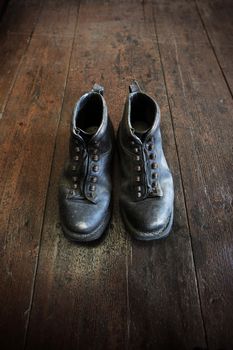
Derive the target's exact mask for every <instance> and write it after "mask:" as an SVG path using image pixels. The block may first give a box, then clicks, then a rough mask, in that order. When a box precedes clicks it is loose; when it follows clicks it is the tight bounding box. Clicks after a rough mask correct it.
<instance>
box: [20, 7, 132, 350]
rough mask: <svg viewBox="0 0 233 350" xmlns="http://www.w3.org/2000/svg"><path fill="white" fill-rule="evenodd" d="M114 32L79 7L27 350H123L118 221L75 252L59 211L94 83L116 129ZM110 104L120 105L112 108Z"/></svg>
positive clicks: (106, 17) (96, 11)
mask: <svg viewBox="0 0 233 350" xmlns="http://www.w3.org/2000/svg"><path fill="white" fill-rule="evenodd" d="M112 24H114V20H113V19H112V14H111V6H110V4H105V5H103V3H102V4H101V3H98V5H96V4H94V2H84V3H82V5H81V8H80V12H79V21H78V31H77V35H76V39H75V43H74V49H73V54H72V58H71V64H70V72H69V78H68V82H67V88H66V94H65V100H64V105H63V112H62V118H61V123H60V126H59V131H58V137H57V143H56V151H55V156H54V165H53V171H52V175H51V181H50V188H49V193H48V202H47V207H46V213H45V222H44V227H43V236H42V246H41V252H40V259H39V266H38V273H37V279H36V288H35V297H34V302H33V308H32V315H31V320H30V325H29V335H28V341H27V348H28V349H31V348H33V349H41V348H43V347H48V348H50V349H66V348H69V349H74V348H75V349H77V348H80V349H84V348H85V349H93V348H94V349H103V348H106V349H120V348H124V346H125V345H124V344H125V343H126V337H127V326H126V325H127V313H126V309H127V308H126V305H127V300H126V277H125V276H126V275H125V273H126V267H125V264H126V237H125V234H124V231H123V230H122V226H121V225H119V224H118V222H119V214H118V212H116V210H115V211H114V212H115V214H114V218H113V221H112V222H111V225H110V230H109V231H108V233H107V236H105V237H104V238H103V240H101V241H100V242H98V243H94V244H89V245H76V244H72V243H70V242H68V241H67V240H66V239H65V238H64V237H63V234H62V231H61V228H60V224H59V215H58V203H57V192H58V182H59V177H60V174H61V169H62V167H63V165H64V160H65V158H66V157H67V155H68V140H69V130H70V120H71V113H72V109H73V106H74V103H75V102H76V100H77V99H78V98H79V97H80V95H81V94H82V93H83V92H85V91H88V90H90V88H91V87H92V84H93V83H94V82H95V81H97V82H99V83H101V84H103V85H104V86H105V89H106V99H107V102H108V105H109V107H110V108H109V109H110V115H111V117H112V119H113V120H114V124H115V125H116V123H118V122H119V118H120V114H121V110H122V104H123V100H124V95H125V89H124V88H123V87H125V84H124V83H123V84H122V82H121V80H120V79H119V74H118V68H115V60H116V59H117V56H118V47H117V43H118V42H117V40H116V38H115V31H113V32H111V31H110V28H111V27H112ZM103 48H104V52H103ZM116 93H117V95H116V96H115V94H116ZM114 96H115V97H114ZM115 98H117V99H119V103H114V104H110V101H111V100H112V99H114V101H115ZM38 324H40V327H39V328H38Z"/></svg>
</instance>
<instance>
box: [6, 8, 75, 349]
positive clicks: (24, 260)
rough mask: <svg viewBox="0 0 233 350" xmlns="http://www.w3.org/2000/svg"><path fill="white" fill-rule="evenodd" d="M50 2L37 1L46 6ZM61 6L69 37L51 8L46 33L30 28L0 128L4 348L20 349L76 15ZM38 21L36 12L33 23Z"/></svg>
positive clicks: (26, 317)
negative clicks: (69, 22) (69, 20)
mask: <svg viewBox="0 0 233 350" xmlns="http://www.w3.org/2000/svg"><path fill="white" fill-rule="evenodd" d="M53 3H54V1H53V2H51V1H50V2H49V3H46V4H45V5H46V7H47V8H49V6H50V5H49V4H53ZM56 3H58V4H59V1H56ZM38 4H39V2H38ZM35 6H36V4H35ZM38 6H39V5H38ZM69 6H71V7H72V10H73V12H74V13H76V17H75V16H73V17H72V18H73V19H72V26H70V36H67V35H66V36H64V37H62V35H60V33H57V32H58V29H57V28H59V25H58V24H57V22H58V21H60V16H57V15H56V11H54V12H53V13H51V16H50V19H51V22H52V23H54V27H55V30H54V31H53V32H52V30H53V26H51V28H50V32H52V34H54V35H55V36H54V37H52V36H49V35H47V36H44V35H42V34H36V32H37V29H35V35H33V36H32V39H31V42H30V45H29V47H28V50H27V54H26V56H25V58H24V59H23V62H22V65H21V67H20V70H19V72H18V75H17V78H16V81H15V84H14V87H13V89H12V92H11V95H10V97H9V101H8V103H7V106H6V108H5V112H4V118H2V120H1V125H0V127H1V137H0V146H1V155H0V169H1V173H0V189H1V191H0V246H1V256H0V265H1V276H0V280H1V284H0V332H1V333H0V339H1V341H0V342H1V347H2V348H4V349H15V348H17V349H22V348H23V345H24V336H25V332H26V329H27V323H28V317H29V313H30V308H31V298H32V295H33V294H32V293H33V286H34V276H35V273H36V267H37V255H38V248H39V243H40V234H41V227H42V223H43V212H44V206H45V199H46V193H47V187H48V181H49V175H50V168H51V160H52V156H53V149H54V143H55V137H56V132H57V123H58V120H59V116H60V110H61V105H62V101H63V94H64V88H65V84H66V77H67V73H68V66H69V59H70V54H71V47H72V42H73V35H74V29H75V24H76V19H77V9H78V4H77V2H76V1H69ZM43 20H44V14H43V11H42V14H41V17H40V19H39V22H38V23H40V22H41V21H43ZM26 30H27V29H26ZM56 34H59V35H56Z"/></svg>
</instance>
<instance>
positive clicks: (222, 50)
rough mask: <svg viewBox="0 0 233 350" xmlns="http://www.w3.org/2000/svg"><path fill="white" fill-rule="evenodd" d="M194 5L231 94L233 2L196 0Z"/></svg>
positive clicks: (232, 74)
mask: <svg viewBox="0 0 233 350" xmlns="http://www.w3.org/2000/svg"><path fill="white" fill-rule="evenodd" d="M196 3H197V9H198V12H199V14H200V17H201V19H202V21H203V26H204V28H205V30H206V32H207V35H208V37H209V39H210V42H211V45H212V47H213V50H214V52H215V54H216V57H217V60H218V62H219V65H220V67H221V69H222V72H223V75H224V78H225V79H226V81H227V84H228V85H229V88H230V89H231V94H233V64H232V57H233V2H232V1H231V0H211V1H210V0H204V1H203V0H202V1H201V0H197V1H196Z"/></svg>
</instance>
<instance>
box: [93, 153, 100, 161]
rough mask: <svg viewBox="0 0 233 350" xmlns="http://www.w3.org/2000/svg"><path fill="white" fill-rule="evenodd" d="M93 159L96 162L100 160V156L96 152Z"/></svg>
mask: <svg viewBox="0 0 233 350" xmlns="http://www.w3.org/2000/svg"><path fill="white" fill-rule="evenodd" d="M92 160H94V161H95V162H97V161H98V160H99V156H98V155H97V154H94V155H93V156H92Z"/></svg>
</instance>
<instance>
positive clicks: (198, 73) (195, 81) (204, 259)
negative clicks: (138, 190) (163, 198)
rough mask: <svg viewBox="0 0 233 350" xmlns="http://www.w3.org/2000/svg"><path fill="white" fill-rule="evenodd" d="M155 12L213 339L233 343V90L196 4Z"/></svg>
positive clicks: (163, 6)
mask: <svg viewBox="0 0 233 350" xmlns="http://www.w3.org/2000/svg"><path fill="white" fill-rule="evenodd" d="M154 18H155V27H156V31H157V36H158V40H159V48H160V52H161V59H162V63H163V69H164V75H165V81H166V86H167V91H168V95H169V104H170V107H171V112H172V118H173V124H174V131H175V137H176V140H177V147H178V154H179V159H180V164H181V170H182V171H181V172H182V179H183V186H184V191H185V198H186V205H187V210H188V219H189V225H190V229H191V236H192V246H193V252H194V260H195V266H196V270H197V276H198V285H199V290H200V296H201V306H202V313H203V318H204V323H205V328H206V332H207V340H208V346H209V348H211V349H231V348H232V346H233V333H232V324H233V317H232V315H233V313H232V309H233V308H232V306H233V299H232V295H233V283H232V281H233V280H232V247H233V245H232V232H233V220H232V195H233V193H232V192H233V177H232V155H231V151H230V150H231V149H232V132H231V131H232V128H233V120H232V98H231V94H230V92H229V90H228V87H227V85H226V82H225V80H224V79H223V76H222V72H221V69H220V67H219V66H218V62H217V61H216V57H215V55H214V53H213V50H212V48H211V46H210V44H209V41H208V38H207V37H206V34H205V31H203V26H202V23H201V21H200V18H199V14H198V12H197V11H196V7H195V4H194V3H192V2H186V1H179V2H173V3H171V2H169V3H168V2H164V3H161V2H159V1H156V2H155V8H154ZM194 28H195V30H194Z"/></svg>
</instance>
